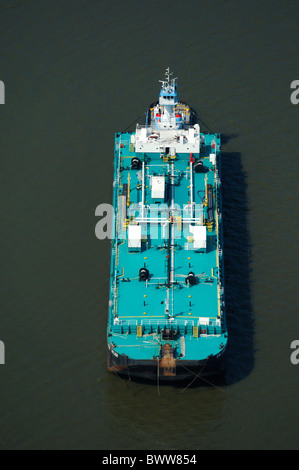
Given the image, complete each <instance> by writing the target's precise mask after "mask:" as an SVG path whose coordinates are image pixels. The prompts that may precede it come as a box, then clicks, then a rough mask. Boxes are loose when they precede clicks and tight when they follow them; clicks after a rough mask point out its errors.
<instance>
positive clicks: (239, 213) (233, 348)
mask: <svg viewBox="0 0 299 470" xmlns="http://www.w3.org/2000/svg"><path fill="white" fill-rule="evenodd" d="M231 138H232V136H231V137H230V136H226V135H222V146H223V147H224V150H223V151H222V154H221V155H222V170H221V171H222V210H223V232H224V233H223V238H224V273H225V297H226V315H227V327H228V337H229V341H228V347H227V351H226V366H227V372H226V375H225V377H224V379H223V380H224V384H226V385H231V384H233V383H235V382H238V381H241V380H243V379H245V377H247V376H248V375H249V374H250V372H251V370H252V369H253V366H254V321H253V312H252V304H251V276H250V272H251V267H250V258H251V245H250V236H249V228H248V220H247V219H248V210H249V208H248V199H247V182H246V173H245V171H244V169H243V165H242V156H241V154H240V153H239V152H226V151H225V144H226V143H227V142H228V141H229V140H230V139H231Z"/></svg>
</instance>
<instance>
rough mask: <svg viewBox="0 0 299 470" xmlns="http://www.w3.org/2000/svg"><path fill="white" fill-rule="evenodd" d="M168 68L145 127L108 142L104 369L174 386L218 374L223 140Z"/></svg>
mask: <svg viewBox="0 0 299 470" xmlns="http://www.w3.org/2000/svg"><path fill="white" fill-rule="evenodd" d="M193 115H194V114H193V112H192V110H191V108H190V106H189V105H187V104H186V103H184V102H182V101H179V99H178V93H177V79H176V78H172V74H171V73H170V71H169V68H168V69H167V70H166V74H165V79H164V80H161V90H160V96H159V100H158V101H156V102H155V103H153V104H152V105H151V106H150V107H149V109H148V111H147V115H146V122H145V124H143V125H139V124H137V125H136V129H135V130H134V131H133V132H123V133H119V132H118V133H116V134H115V147H114V192H113V206H114V226H113V237H112V247H111V270H110V300H109V314H108V327H107V351H108V355H107V362H108V370H109V371H111V372H113V373H115V374H117V375H120V376H123V377H128V378H130V379H131V378H132V379H133V378H139V379H148V380H152V381H155V382H157V380H159V381H161V382H163V381H165V382H174V381H181V380H185V379H189V378H194V377H203V378H204V377H207V376H215V375H219V374H224V373H225V360H224V359H225V354H224V353H225V351H226V346H227V341H228V332H227V325H226V312H225V292H224V268H223V236H222V234H223V227H222V203H221V140H220V135H219V134H211V133H207V132H201V129H200V126H199V124H198V123H196V122H195V120H194V119H193Z"/></svg>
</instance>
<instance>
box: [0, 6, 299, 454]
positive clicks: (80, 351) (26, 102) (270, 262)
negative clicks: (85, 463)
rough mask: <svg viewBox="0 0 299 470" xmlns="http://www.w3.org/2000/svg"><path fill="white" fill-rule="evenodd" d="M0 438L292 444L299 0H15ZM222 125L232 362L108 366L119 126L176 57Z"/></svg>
mask: <svg viewBox="0 0 299 470" xmlns="http://www.w3.org/2000/svg"><path fill="white" fill-rule="evenodd" d="M0 22H1V29H0V46H1V49H0V50H1V52H0V74H1V76H0V79H1V80H2V81H3V82H4V83H5V99H6V103H5V105H2V106H1V107H0V119H1V130H0V133H1V140H0V149H1V153H0V155H1V156H0V165H1V182H0V196H1V199H0V213H1V220H2V223H1V274H0V276H1V278H0V282H1V284H0V286H1V301H0V302H1V303H0V305H1V310H0V312H1V313H0V315H1V316H0V340H2V341H3V342H4V343H5V347H6V364H5V365H0V410H1V412H0V448H1V449H102V450H116V449H121V450H122V449H131V450H137V449H145V450H154V449H155V450H159V449H164V450H165V449H166V450H169V449H176V450H180V449H186V450H187V449H198V450H200V449H298V448H299V440H298V438H299V436H298V420H299V409H298V389H299V365H298V366H296V365H293V364H292V363H291V361H290V355H291V349H290V345H291V342H292V341H293V340H296V339H299V320H298V312H299V310H298V307H299V300H298V233H299V221H298V169H299V164H298V157H299V150H298V148H299V135H298V117H299V105H298V106H296V105H293V104H292V103H291V101H290V95H291V89H290V84H291V82H292V81H294V80H296V79H299V65H298V48H299V40H298V33H299V29H298V24H299V5H298V2H294V1H290V0H285V1H283V2H282V1H279V0H274V1H269V0H260V1H257V0H251V1H248V0H244V1H243V2H239V1H236V0H226V1H225V0H212V1H207V0H202V1H195V0H189V1H188V2H181V1H177V0H172V1H169V0H165V1H157V0H153V1H150V2H149V1H147V0H145V1H143V2H139V1H134V0H129V1H127V2H123V1H120V0H115V1H107V0H98V1H96V0H73V1H72V2H68V1H65V0H60V1H59V0H52V1H51V2H49V1H45V0H27V1H21V0H19V1H16V0H7V1H6V0H2V1H1V4H0ZM168 66H170V67H171V70H173V72H174V75H175V76H177V77H178V78H179V80H178V92H179V97H180V98H181V99H183V100H185V101H187V102H188V103H189V104H190V105H191V106H192V107H193V108H194V109H195V110H196V111H197V114H198V115H199V117H200V122H201V125H202V128H203V129H208V130H211V131H213V132H219V133H221V134H222V143H223V204H224V207H223V211H224V223H225V240H224V242H225V268H226V270H225V272H226V288H227V299H226V300H227V314H228V326H229V335H230V336H229V337H230V343H229V349H228V373H227V377H226V381H225V383H224V384H223V383H221V384H217V386H212V385H210V386H209V385H208V384H207V383H201V384H199V385H198V386H196V387H189V388H187V389H186V390H183V389H182V388H178V387H171V386H165V387H160V390H159V394H158V391H157V387H156V386H155V385H151V386H149V385H145V384H140V383H133V382H130V383H129V384H127V383H125V382H122V381H121V380H120V379H119V378H117V377H115V376H112V375H109V374H108V373H107V371H106V349H105V346H106V343H105V333H106V320H107V306H108V291H109V261H110V243H109V241H107V240H105V241H100V240H98V239H97V238H96V236H95V225H96V222H97V219H96V217H95V209H96V207H97V206H98V205H99V204H101V203H111V201H112V179H113V141H114V132H117V131H122V130H123V129H125V128H127V127H128V126H129V125H130V124H131V123H132V122H134V121H135V120H136V119H139V121H138V122H139V123H140V124H142V123H143V122H144V120H145V111H146V109H147V107H148V105H149V104H150V103H152V102H153V101H154V100H155V99H157V97H158V93H159V88H160V85H159V83H158V81H159V80H160V79H162V78H163V76H164V71H165V68H166V67H168Z"/></svg>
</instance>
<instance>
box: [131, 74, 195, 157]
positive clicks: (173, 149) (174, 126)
mask: <svg viewBox="0 0 299 470" xmlns="http://www.w3.org/2000/svg"><path fill="white" fill-rule="evenodd" d="M165 75H166V80H160V82H161V83H162V86H161V91H160V96H159V102H158V103H157V104H156V105H155V106H154V107H153V108H151V123H150V125H146V126H140V125H139V124H137V127H136V135H132V143H133V144H134V146H135V151H136V152H154V153H159V152H160V153H161V154H163V153H167V154H171V155H175V154H176V153H179V152H184V153H185V152H190V153H198V152H199V149H200V128H199V125H198V124H195V125H194V126H193V125H190V108H188V107H186V106H184V105H183V104H181V103H179V100H178V94H177V85H176V78H171V75H172V74H171V73H170V72H169V68H168V69H167V70H166V74H165Z"/></svg>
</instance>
